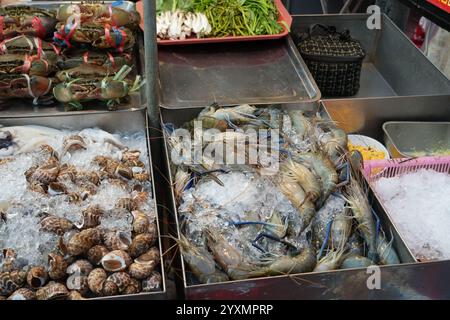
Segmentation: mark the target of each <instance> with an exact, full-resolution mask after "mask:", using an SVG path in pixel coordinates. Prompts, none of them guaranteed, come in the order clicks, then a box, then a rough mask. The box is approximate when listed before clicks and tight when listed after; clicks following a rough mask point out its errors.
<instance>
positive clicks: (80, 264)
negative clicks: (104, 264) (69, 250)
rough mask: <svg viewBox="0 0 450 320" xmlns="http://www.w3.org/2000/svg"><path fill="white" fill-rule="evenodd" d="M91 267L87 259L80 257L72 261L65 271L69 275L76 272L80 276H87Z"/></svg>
mask: <svg viewBox="0 0 450 320" xmlns="http://www.w3.org/2000/svg"><path fill="white" fill-rule="evenodd" d="M92 269H93V267H92V264H91V263H90V262H89V261H88V260H84V259H81V260H77V261H75V262H74V263H72V264H71V265H70V266H69V267H68V268H67V270H66V273H67V274H70V275H72V274H76V275H81V276H87V275H88V274H89V273H91V271H92ZM69 289H70V288H69Z"/></svg>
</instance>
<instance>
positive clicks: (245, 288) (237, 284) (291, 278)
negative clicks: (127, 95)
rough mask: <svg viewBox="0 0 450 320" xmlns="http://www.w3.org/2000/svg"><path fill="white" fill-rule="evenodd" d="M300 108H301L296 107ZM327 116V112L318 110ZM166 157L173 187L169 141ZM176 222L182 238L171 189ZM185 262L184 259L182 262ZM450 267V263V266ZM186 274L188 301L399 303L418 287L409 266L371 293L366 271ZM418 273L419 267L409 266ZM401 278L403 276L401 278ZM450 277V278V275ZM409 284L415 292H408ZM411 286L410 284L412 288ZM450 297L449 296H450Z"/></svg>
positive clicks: (387, 275) (401, 247)
mask: <svg viewBox="0 0 450 320" xmlns="http://www.w3.org/2000/svg"><path fill="white" fill-rule="evenodd" d="M280 107H282V108H284V107H286V108H288V107H289V108H291V107H293V106H291V105H280ZM297 107H298V106H297ZM201 110H202V108H191V109H186V110H183V112H178V110H175V109H161V122H162V124H164V123H172V124H174V125H175V127H178V126H180V125H181V124H183V123H184V122H186V121H189V120H192V119H193V118H195V117H196V116H197V115H198V113H199V112H200V111H201ZM319 111H320V112H322V113H323V114H324V116H326V115H327V114H326V111H325V110H323V109H319ZM164 142H165V153H166V162H167V163H166V164H167V167H168V168H169V169H168V170H169V174H168V177H169V180H170V183H171V185H173V181H172V174H171V169H170V168H171V166H170V159H169V152H168V145H167V140H166V137H164ZM171 195H172V200H171V201H172V206H173V207H172V211H173V212H174V214H173V217H172V218H173V220H174V221H175V223H176V228H177V233H178V234H180V228H179V223H178V213H177V207H178V206H177V203H176V201H175V197H174V191H173V189H171ZM369 199H370V201H371V203H372V206H373V208H374V209H375V210H376V212H377V214H378V215H379V217H380V219H381V221H382V225H383V228H384V230H392V231H393V234H394V247H395V248H396V249H397V252H398V254H399V256H400V259H401V261H402V262H403V263H407V264H408V263H414V262H415V259H414V257H413V255H412V254H411V252H410V251H409V249H408V248H407V247H406V245H405V244H404V242H403V240H402V238H401V237H400V235H399V233H398V232H397V230H396V228H395V226H394V225H393V224H392V222H391V221H390V220H389V218H388V216H387V215H386V212H385V211H384V210H383V208H382V206H381V205H380V203H379V201H378V199H377V198H376V197H374V196H373V194H372V193H371V192H370V194H369ZM176 236H177V235H176ZM181 260H182V259H181ZM449 265H450V263H449ZM181 266H182V271H183V279H182V281H183V285H184V291H185V296H186V298H187V299H372V298H392V299H399V298H401V297H404V298H414V297H417V296H416V295H420V294H423V293H416V291H415V290H416V289H415V288H416V287H417V286H418V285H419V283H418V282H417V279H416V278H414V277H415V274H411V273H410V272H409V271H408V272H404V273H403V270H407V269H405V268H407V267H406V266H408V265H404V264H402V265H396V266H381V267H380V270H381V274H382V277H383V278H382V279H385V280H382V283H381V289H380V290H370V289H368V287H367V279H368V277H369V276H370V274H368V273H367V270H366V269H351V270H350V269H349V270H337V271H332V272H321V273H305V274H300V275H287V276H276V277H267V278H260V279H251V280H242V281H228V282H223V283H217V284H201V285H191V284H190V283H188V280H187V277H186V272H187V271H188V270H187V267H186V265H185V264H184V261H181ZM408 267H409V268H412V269H413V270H415V268H416V266H415V265H412V266H408ZM399 275H400V276H399ZM449 277H450V274H449ZM405 283H408V285H410V286H411V287H412V288H413V289H411V290H410V291H405V290H403V289H402V287H405ZM410 283H411V284H410ZM448 294H449V296H450V292H449V293H448Z"/></svg>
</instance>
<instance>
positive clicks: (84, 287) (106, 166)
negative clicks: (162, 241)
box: [0, 126, 162, 300]
mask: <svg viewBox="0 0 450 320" xmlns="http://www.w3.org/2000/svg"><path fill="white" fill-rule="evenodd" d="M0 170H1V172H2V175H1V176H0V185H1V186H2V188H1V191H0V213H1V220H0V250H1V251H0V300H3V299H6V298H8V299H12V300H29V299H42V300H47V299H61V298H68V299H84V298H90V297H97V296H111V295H118V294H136V293H139V292H153V291H160V290H161V281H162V279H161V274H160V273H159V272H158V268H159V262H160V252H159V247H158V230H157V227H156V222H155V221H156V220H155V219H156V212H155V209H154V205H153V203H154V202H153V195H152V181H151V176H150V171H149V161H148V153H147V143H146V135H145V132H144V131H142V132H134V133H119V134H114V135H112V134H110V133H107V132H105V131H102V130H100V129H97V128H95V129H84V130H81V131H77V132H72V131H60V130H56V129H51V128H47V127H39V126H18V127H4V128H0Z"/></svg>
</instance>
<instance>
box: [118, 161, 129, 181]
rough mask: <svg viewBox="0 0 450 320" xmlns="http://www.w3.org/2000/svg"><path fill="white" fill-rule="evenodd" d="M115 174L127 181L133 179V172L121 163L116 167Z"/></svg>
mask: <svg viewBox="0 0 450 320" xmlns="http://www.w3.org/2000/svg"><path fill="white" fill-rule="evenodd" d="M115 174H116V175H117V176H118V177H120V178H124V179H127V180H131V179H133V170H131V168H130V167H128V166H126V165H125V164H123V163H119V164H118V165H117V167H116V171H115Z"/></svg>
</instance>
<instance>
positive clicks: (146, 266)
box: [128, 262, 156, 280]
mask: <svg viewBox="0 0 450 320" xmlns="http://www.w3.org/2000/svg"><path fill="white" fill-rule="evenodd" d="M155 267H156V263H155V262H147V263H136V262H134V263H132V264H131V265H130V267H129V269H128V273H129V274H130V276H132V277H133V278H136V279H138V280H143V279H146V278H148V277H149V276H150V275H151V274H152V272H153V270H155Z"/></svg>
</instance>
